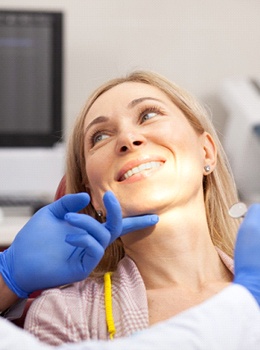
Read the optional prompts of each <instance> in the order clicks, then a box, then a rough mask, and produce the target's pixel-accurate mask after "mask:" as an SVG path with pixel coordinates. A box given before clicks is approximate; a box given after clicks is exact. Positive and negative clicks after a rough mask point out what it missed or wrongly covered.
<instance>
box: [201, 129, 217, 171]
mask: <svg viewBox="0 0 260 350" xmlns="http://www.w3.org/2000/svg"><path fill="white" fill-rule="evenodd" d="M203 151H204V159H203V162H204V164H203V167H205V166H206V165H209V166H210V171H207V172H206V171H205V170H204V175H208V174H209V173H211V172H212V171H213V170H214V169H215V167H216V164H217V147H216V144H215V142H214V140H213V138H212V136H211V135H210V134H209V133H207V132H206V131H205V132H204V134H203Z"/></svg>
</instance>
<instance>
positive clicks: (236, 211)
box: [228, 202, 247, 219]
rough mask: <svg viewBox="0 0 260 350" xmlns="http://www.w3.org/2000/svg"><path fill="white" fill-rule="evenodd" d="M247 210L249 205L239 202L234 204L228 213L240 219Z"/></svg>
mask: <svg viewBox="0 0 260 350" xmlns="http://www.w3.org/2000/svg"><path fill="white" fill-rule="evenodd" d="M246 212H247V206H246V204H245V203H243V202H238V203H235V204H233V205H232V206H231V207H230V208H229V211H228V214H229V215H230V216H231V217H232V218H234V219H239V218H243V217H244V216H245V214H246Z"/></svg>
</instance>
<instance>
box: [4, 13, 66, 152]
mask: <svg viewBox="0 0 260 350" xmlns="http://www.w3.org/2000/svg"><path fill="white" fill-rule="evenodd" d="M62 19H63V15H62V13H59V12H35V11H13V10H10V11H9V10H5V11H3V10H2V11H0V120H1V122H0V147H49V146H52V145H54V144H55V143H56V142H58V141H60V138H61V136H62Z"/></svg>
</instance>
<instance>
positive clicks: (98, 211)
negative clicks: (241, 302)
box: [97, 210, 103, 218]
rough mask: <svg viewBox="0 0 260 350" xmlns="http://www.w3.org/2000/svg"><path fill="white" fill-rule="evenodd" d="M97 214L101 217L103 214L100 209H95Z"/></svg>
mask: <svg viewBox="0 0 260 350" xmlns="http://www.w3.org/2000/svg"><path fill="white" fill-rule="evenodd" d="M97 216H98V217H100V218H102V216H103V212H102V210H97Z"/></svg>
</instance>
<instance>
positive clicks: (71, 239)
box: [65, 234, 104, 257]
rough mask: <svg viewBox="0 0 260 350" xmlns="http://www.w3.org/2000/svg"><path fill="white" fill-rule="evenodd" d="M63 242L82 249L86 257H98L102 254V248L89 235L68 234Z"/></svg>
mask: <svg viewBox="0 0 260 350" xmlns="http://www.w3.org/2000/svg"><path fill="white" fill-rule="evenodd" d="M65 241H66V242H67V243H69V244H70V245H72V246H74V247H78V248H84V250H85V252H86V254H87V255H88V256H91V257H98V256H100V255H103V254H104V247H103V246H102V245H101V244H100V243H99V242H98V241H97V240H95V238H94V237H92V236H91V235H88V234H68V235H67V236H66V238H65ZM84 254H85V253H84Z"/></svg>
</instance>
